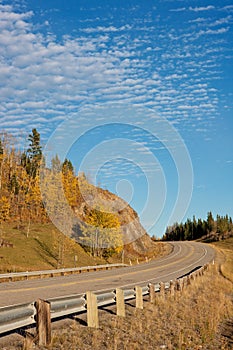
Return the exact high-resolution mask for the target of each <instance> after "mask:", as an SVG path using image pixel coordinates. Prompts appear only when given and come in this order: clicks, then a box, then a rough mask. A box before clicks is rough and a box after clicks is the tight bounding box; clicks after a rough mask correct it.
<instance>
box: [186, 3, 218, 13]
mask: <svg viewBox="0 0 233 350" xmlns="http://www.w3.org/2000/svg"><path fill="white" fill-rule="evenodd" d="M214 9H215V6H212V5H209V6H202V7H191V6H190V7H189V10H190V11H194V12H201V11H209V10H214Z"/></svg>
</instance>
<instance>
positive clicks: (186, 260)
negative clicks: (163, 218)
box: [0, 242, 215, 306]
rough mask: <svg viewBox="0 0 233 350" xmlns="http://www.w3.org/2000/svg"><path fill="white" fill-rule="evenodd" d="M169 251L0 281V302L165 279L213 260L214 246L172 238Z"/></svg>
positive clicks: (13, 302)
mask: <svg viewBox="0 0 233 350" xmlns="http://www.w3.org/2000/svg"><path fill="white" fill-rule="evenodd" d="M171 244H172V245H173V251H172V253H171V254H170V255H168V256H166V257H163V258H161V259H158V260H154V261H150V262H148V263H144V264H140V265H136V266H129V267H123V268H118V269H113V270H107V271H96V272H88V273H84V274H76V275H69V276H60V277H53V278H43V279H34V280H27V281H17V282H6V283H0V306H6V305H14V304H22V303H27V302H32V301H35V300H37V299H38V298H41V299H49V298H53V297H59V296H66V295H71V294H77V293H78V294H79V293H85V292H86V291H88V290H92V291H101V290H106V289H114V288H116V287H123V286H128V287H130V286H135V285H140V284H144V285H145V282H147V281H148V282H149V281H150V282H152V283H157V282H168V281H170V280H172V279H176V278H178V277H180V276H182V275H184V274H186V273H187V272H189V271H191V270H193V269H194V268H195V267H198V266H203V265H204V264H206V263H208V262H212V261H213V259H214V257H215V251H214V249H213V248H211V247H210V246H208V245H206V244H202V243H196V242H172V243H171Z"/></svg>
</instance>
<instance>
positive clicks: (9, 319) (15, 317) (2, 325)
mask: <svg viewBox="0 0 233 350" xmlns="http://www.w3.org/2000/svg"><path fill="white" fill-rule="evenodd" d="M35 315H36V308H35V306H34V303H29V304H19V305H13V306H6V307H1V308H0V333H5V332H9V331H11V330H15V329H17V328H22V327H25V326H28V325H33V324H34V323H35Z"/></svg>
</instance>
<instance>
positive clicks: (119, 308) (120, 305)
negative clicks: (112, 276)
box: [116, 288, 125, 317]
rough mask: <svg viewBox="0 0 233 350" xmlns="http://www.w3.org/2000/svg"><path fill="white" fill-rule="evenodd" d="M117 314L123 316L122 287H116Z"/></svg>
mask: <svg viewBox="0 0 233 350" xmlns="http://www.w3.org/2000/svg"><path fill="white" fill-rule="evenodd" d="M116 307H117V316H121V317H125V300H124V291H123V289H120V288H117V289H116Z"/></svg>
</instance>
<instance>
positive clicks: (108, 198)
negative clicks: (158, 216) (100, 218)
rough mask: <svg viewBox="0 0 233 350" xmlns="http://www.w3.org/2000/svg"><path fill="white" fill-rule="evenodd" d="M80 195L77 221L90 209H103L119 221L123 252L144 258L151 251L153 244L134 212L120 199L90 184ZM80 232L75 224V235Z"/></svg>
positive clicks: (76, 211)
mask: <svg viewBox="0 0 233 350" xmlns="http://www.w3.org/2000/svg"><path fill="white" fill-rule="evenodd" d="M82 194H83V196H82V201H81V202H80V204H79V206H78V207H76V208H75V209H74V211H75V214H76V215H77V217H78V218H79V219H81V220H84V217H85V213H86V212H87V211H88V210H90V208H96V207H101V208H105V210H106V211H108V212H111V213H113V214H114V215H116V216H117V217H118V219H119V221H120V229H121V232H122V235H123V241H124V246H125V252H129V253H132V254H133V255H137V256H141V255H142V256H144V255H146V253H147V252H148V251H150V250H152V249H153V247H154V242H153V241H152V240H151V238H150V236H149V235H148V234H147V232H146V231H145V229H144V228H143V227H142V225H141V223H140V220H139V217H138V215H137V213H136V211H135V210H134V209H133V208H132V207H131V206H130V205H128V203H126V202H125V201H124V200H123V199H122V198H120V197H118V196H116V195H115V194H113V193H111V192H109V191H108V190H104V189H101V188H97V187H95V186H93V185H90V184H89V185H88V191H85V192H84V191H82ZM80 231H81V229H80ZM80 231H79V228H78V224H77V225H76V234H78V232H80Z"/></svg>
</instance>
